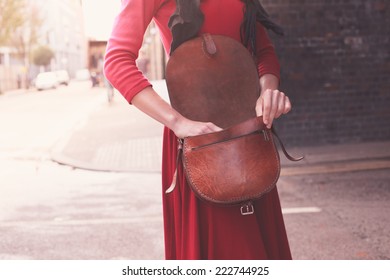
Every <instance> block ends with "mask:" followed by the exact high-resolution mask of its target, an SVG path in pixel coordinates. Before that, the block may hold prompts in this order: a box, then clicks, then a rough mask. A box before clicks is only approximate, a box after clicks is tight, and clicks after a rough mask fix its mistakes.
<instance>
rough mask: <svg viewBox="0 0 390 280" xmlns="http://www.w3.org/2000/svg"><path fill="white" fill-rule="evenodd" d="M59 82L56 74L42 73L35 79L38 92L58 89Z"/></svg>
mask: <svg viewBox="0 0 390 280" xmlns="http://www.w3.org/2000/svg"><path fill="white" fill-rule="evenodd" d="M57 86H58V80H57V75H56V74H55V73H54V72H42V73H39V74H38V76H37V78H36V79H35V87H36V88H37V89H38V90H43V89H50V88H53V89H55V88H57Z"/></svg>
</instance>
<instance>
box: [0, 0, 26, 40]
mask: <svg viewBox="0 0 390 280" xmlns="http://www.w3.org/2000/svg"><path fill="white" fill-rule="evenodd" d="M25 4H26V3H25V1H24V0H0V11H1V12H0V45H4V44H7V43H8V42H9V40H10V39H11V37H12V34H13V32H14V31H15V30H16V29H17V28H19V27H20V26H22V25H23V23H24V20H25V16H24V14H23V11H24V9H23V7H24V6H25Z"/></svg>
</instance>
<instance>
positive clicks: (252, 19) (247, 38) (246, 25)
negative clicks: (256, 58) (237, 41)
mask: <svg viewBox="0 0 390 280" xmlns="http://www.w3.org/2000/svg"><path fill="white" fill-rule="evenodd" d="M241 1H242V2H244V3H245V7H244V20H243V22H242V24H241V42H242V43H243V44H244V45H245V46H246V47H247V48H249V50H250V51H251V52H252V54H253V55H256V47H257V46H256V23H257V22H260V23H261V24H262V25H263V26H264V27H265V28H267V29H269V30H272V31H273V32H275V33H276V34H278V35H284V31H283V29H282V28H281V27H280V26H279V25H277V24H276V23H274V22H273V21H272V20H271V19H270V18H269V15H268V13H267V12H266V10H265V9H264V8H263V6H262V5H261V3H260V0H241Z"/></svg>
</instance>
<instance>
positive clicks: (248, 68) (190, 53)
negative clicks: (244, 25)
mask: <svg viewBox="0 0 390 280" xmlns="http://www.w3.org/2000/svg"><path fill="white" fill-rule="evenodd" d="M166 81H167V87H168V92H169V98H170V102H171V105H172V107H173V108H175V109H176V110H177V111H178V112H180V113H181V114H182V115H183V116H184V117H186V118H188V119H191V120H195V121H204V122H213V123H215V124H216V125H218V126H220V127H222V128H227V127H229V126H232V125H234V124H238V123H240V122H243V121H245V120H247V119H249V118H252V117H255V116H256V112H255V105H256V100H257V98H258V97H259V95H260V92H259V91H260V85H259V77H258V74H257V69H256V65H255V62H254V59H253V57H252V56H251V55H250V53H249V52H248V50H247V49H246V48H245V47H244V46H243V45H242V44H241V43H240V42H237V41H236V40H234V39H231V38H229V37H226V36H220V35H210V34H205V35H203V36H201V37H197V38H195V39H192V40H189V41H187V42H185V43H183V44H182V45H180V46H179V47H178V48H177V49H176V50H175V51H174V52H173V54H172V56H171V57H170V59H169V61H168V64H167V67H166Z"/></svg>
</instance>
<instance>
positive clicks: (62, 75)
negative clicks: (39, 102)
mask: <svg viewBox="0 0 390 280" xmlns="http://www.w3.org/2000/svg"><path fill="white" fill-rule="evenodd" d="M55 73H56V75H57V81H58V84H60V85H66V86H67V85H68V84H69V80H70V78H69V74H68V71H66V70H58V71H56V72H55Z"/></svg>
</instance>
